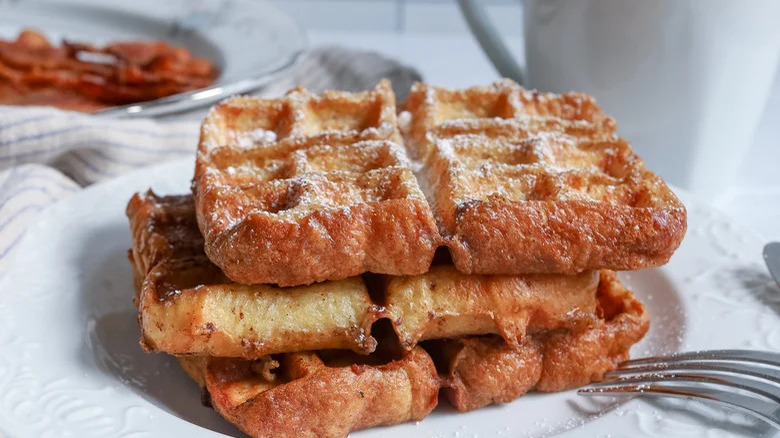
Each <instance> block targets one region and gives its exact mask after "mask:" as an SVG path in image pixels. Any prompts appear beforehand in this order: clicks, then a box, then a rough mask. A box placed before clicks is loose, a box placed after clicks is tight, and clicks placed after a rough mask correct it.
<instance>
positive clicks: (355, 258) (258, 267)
mask: <svg viewBox="0 0 780 438" xmlns="http://www.w3.org/2000/svg"><path fill="white" fill-rule="evenodd" d="M203 203H204V204H207V202H203ZM437 233H438V232H437V231H436V226H435V224H434V223H433V219H432V217H431V216H430V210H429V208H428V205H427V204H426V203H425V201H411V200H389V201H382V202H379V203H376V204H364V205H360V206H353V207H347V208H343V209H338V210H333V211H317V212H314V213H311V214H309V215H307V216H306V217H305V218H303V219H301V220H297V221H279V220H277V219H275V218H271V217H269V216H267V215H263V214H255V215H248V216H246V217H245V218H244V219H243V220H242V221H241V222H240V223H239V224H238V225H237V226H236V227H234V228H232V229H230V230H228V231H225V232H224V233H221V234H219V235H218V236H217V237H215V238H214V239H213V240H210V241H208V242H207V244H206V246H205V249H206V254H208V256H209V258H210V259H211V260H213V261H214V262H215V263H217V264H218V265H220V266H221V267H222V269H223V271H224V272H225V274H226V275H227V276H228V277H229V278H231V279H232V280H234V281H236V282H238V283H244V284H255V283H272V284H277V285H279V286H292V285H302V284H311V283H314V282H320V281H325V280H338V279H343V278H348V277H352V276H355V275H360V274H362V273H364V272H375V273H382V274H390V275H417V274H422V273H424V272H426V271H427V270H428V267H429V266H430V264H431V259H432V258H433V253H434V250H435V248H436V247H437V246H438V234H437ZM260 248H262V250H260ZM266 249H267V250H266Z"/></svg>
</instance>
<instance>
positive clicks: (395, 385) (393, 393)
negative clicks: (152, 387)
mask: <svg viewBox="0 0 780 438" xmlns="http://www.w3.org/2000/svg"><path fill="white" fill-rule="evenodd" d="M339 359H341V360H339ZM344 359H346V361H345V360H344ZM350 359H352V360H350ZM179 362H180V363H181V365H182V367H183V368H184V370H185V371H187V373H188V374H189V375H190V376H191V377H192V378H193V379H195V381H197V382H198V384H199V385H200V386H201V388H203V390H204V393H205V394H207V395H208V400H210V403H211V406H212V407H213V408H214V409H215V410H216V411H217V412H218V413H219V414H220V415H222V416H223V417H225V419H227V420H228V421H230V422H231V423H233V424H235V425H236V426H238V428H239V429H241V430H242V431H244V432H245V433H247V434H248V435H250V436H252V437H280V438H281V437H296V438H297V437H346V436H347V434H348V433H349V432H350V431H352V430H357V429H364V428H367V427H372V426H380V425H391V424H397V423H402V422H405V421H414V420H422V419H423V418H425V416H427V415H428V414H429V413H430V412H431V411H432V410H433V408H434V407H436V404H437V402H438V400H437V395H438V391H439V379H438V377H437V376H436V369H435V368H434V365H433V362H432V361H431V358H430V357H429V356H428V355H427V354H426V353H425V351H424V350H422V348H419V347H418V348H416V349H414V350H413V351H412V352H411V353H410V354H408V355H406V356H405V357H403V358H402V359H398V360H394V361H391V362H389V363H386V364H384V365H372V364H363V363H360V360H359V359H358V360H354V358H349V357H347V358H344V357H343V355H340V356H337V357H336V360H334V362H335V363H327V362H325V361H323V359H322V358H321V357H320V356H319V355H317V354H315V353H290V354H285V355H282V357H281V358H280V360H279V361H278V362H276V363H275V364H273V365H278V368H277V369H273V370H269V366H268V364H269V361H268V360H266V361H262V362H260V363H258V362H251V361H246V360H242V359H224V358H223V359H220V358H208V357H182V358H179ZM258 365H259V366H258ZM273 365H272V366H273Z"/></svg>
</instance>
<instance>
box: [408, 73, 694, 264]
mask: <svg viewBox="0 0 780 438" xmlns="http://www.w3.org/2000/svg"><path fill="white" fill-rule="evenodd" d="M405 108H406V111H407V112H404V113H401V115H399V121H400V124H401V130H402V131H403V133H404V136H405V144H406V147H407V149H408V151H409V154H410V156H411V157H412V158H413V159H414V160H417V161H419V162H420V163H421V169H420V172H419V173H418V180H419V182H420V186H421V187H422V189H423V192H424V193H425V195H426V197H427V199H428V201H429V203H430V205H431V208H432V210H433V212H434V217H435V218H436V222H437V224H438V227H439V231H440V234H441V235H442V237H443V239H444V240H445V243H446V245H447V246H448V247H449V249H450V252H451V254H452V258H453V261H454V264H455V266H456V267H457V268H458V270H460V271H461V272H464V273H483V274H521V273H530V272H537V273H540V272H546V273H559V274H574V273H577V272H581V271H585V270H593V269H613V270H633V269H640V268H646V267H652V266H659V265H661V264H663V263H665V262H666V261H667V260H668V259H669V257H670V256H671V255H672V253H673V251H674V250H675V249H676V248H677V246H678V245H679V243H680V241H681V240H682V237H683V235H684V233H685V229H686V211H685V208H684V207H683V205H682V204H681V203H680V202H679V200H678V199H677V198H676V197H675V195H674V194H673V193H672V191H671V190H670V189H669V188H668V187H667V186H666V184H665V183H664V182H663V180H661V178H659V177H658V176H656V175H655V174H653V173H652V172H650V171H649V170H647V169H646V168H645V166H644V164H643V162H642V160H641V159H639V158H638V157H637V156H636V155H635V154H634V153H633V152H632V151H631V148H630V146H629V144H628V143H627V142H626V141H625V140H622V139H620V138H619V137H617V136H616V135H615V122H614V121H613V120H612V119H610V118H609V117H607V116H606V115H604V113H603V112H602V111H601V109H600V108H599V107H598V106H597V105H596V104H595V102H594V100H593V99H592V98H590V97H589V96H587V95H584V94H579V93H567V94H561V95H555V94H544V93H538V92H533V91H527V90H524V89H523V88H521V87H519V86H518V85H517V84H515V83H513V82H511V81H508V80H505V81H501V82H497V83H495V84H494V85H492V86H488V87H474V88H470V89H466V90H459V91H450V90H446V89H441V88H436V87H432V86H428V85H424V84H419V83H418V84H416V85H415V86H414V87H413V88H412V91H411V93H410V94H409V97H408V100H407V102H406V106H405Z"/></svg>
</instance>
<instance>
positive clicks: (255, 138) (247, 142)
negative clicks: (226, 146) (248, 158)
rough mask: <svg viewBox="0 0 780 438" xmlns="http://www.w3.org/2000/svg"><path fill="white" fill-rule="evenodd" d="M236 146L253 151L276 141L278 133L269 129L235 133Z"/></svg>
mask: <svg viewBox="0 0 780 438" xmlns="http://www.w3.org/2000/svg"><path fill="white" fill-rule="evenodd" d="M234 140H235V146H237V147H239V148H241V149H251V148H253V147H256V146H260V145H266V144H269V143H273V142H275V141H276V132H274V131H270V130H267V129H254V130H252V131H243V132H236V133H235V137H234Z"/></svg>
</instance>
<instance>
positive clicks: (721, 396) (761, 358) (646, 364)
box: [577, 350, 780, 429]
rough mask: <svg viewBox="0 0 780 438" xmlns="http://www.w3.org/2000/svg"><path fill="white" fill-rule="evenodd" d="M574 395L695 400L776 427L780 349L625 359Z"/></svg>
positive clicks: (779, 420)
mask: <svg viewBox="0 0 780 438" xmlns="http://www.w3.org/2000/svg"><path fill="white" fill-rule="evenodd" d="M735 389H736V390H739V391H735ZM577 394H580V395H585V396H617V395H633V396H636V395H639V396H650V397H675V398H685V399H697V400H702V401H705V402H712V403H717V404H720V405H723V406H727V407H730V408H732V409H736V410H739V411H741V412H745V413H747V414H750V415H754V416H756V417H758V418H760V419H762V420H764V421H766V422H768V423H769V424H771V425H772V426H774V427H776V428H778V429H780V353H772V352H767V351H753V350H710V351H699V352H692V353H678V354H674V355H671V356H664V357H648V358H644V359H636V360H629V361H627V362H623V363H621V364H620V365H619V366H618V368H617V369H616V370H615V371H612V372H609V373H607V374H606V375H605V376H604V380H603V381H602V382H598V383H594V384H591V385H589V386H587V387H585V388H582V389H580V390H579V391H578V392H577Z"/></svg>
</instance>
